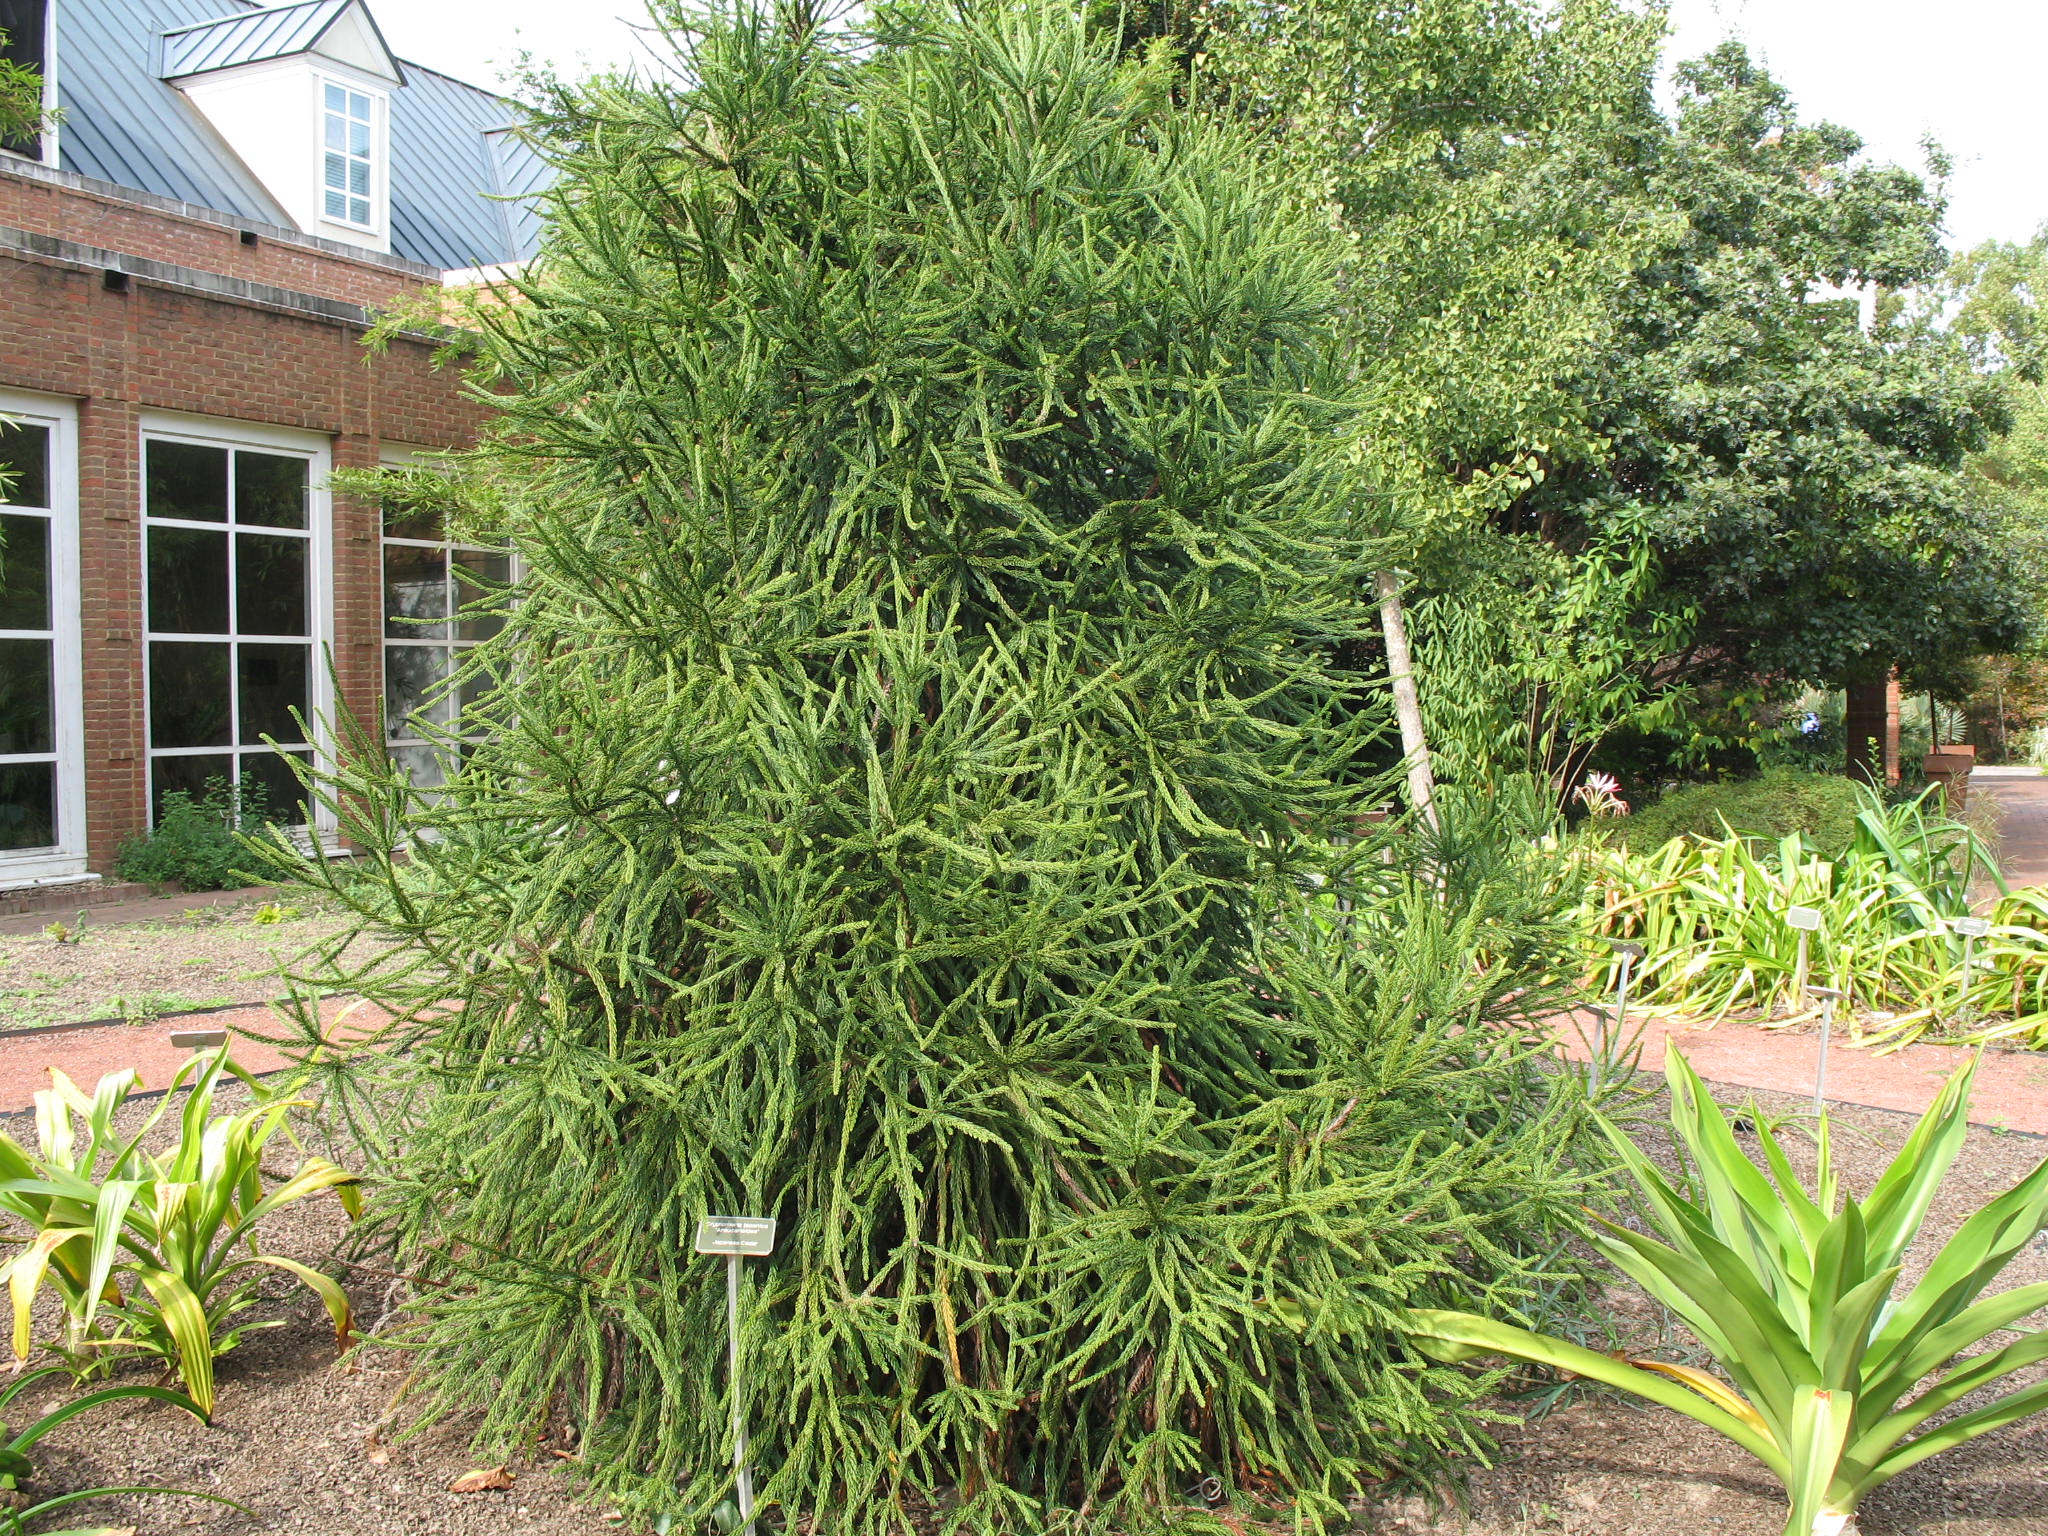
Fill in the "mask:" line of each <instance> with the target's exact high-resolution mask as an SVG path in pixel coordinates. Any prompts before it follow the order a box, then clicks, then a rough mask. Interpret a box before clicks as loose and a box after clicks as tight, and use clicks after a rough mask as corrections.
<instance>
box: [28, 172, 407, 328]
mask: <svg viewBox="0 0 2048 1536" xmlns="http://www.w3.org/2000/svg"><path fill="white" fill-rule="evenodd" d="M0 225H5V226H7V227H9V228H13V229H25V230H28V231H29V232H30V233H32V234H38V235H50V236H54V237H55V238H56V239H59V240H71V241H75V242H77V243H78V244H80V245H91V246H97V247H98V248H100V249H101V250H107V251H118V252H120V253H122V254H123V255H127V256H144V257H147V258H148V259H149V260H151V261H167V262H170V263H172V264H174V265H176V266H180V267H196V268H197V269H198V270H200V271H202V272H218V273H220V274H221V275H223V276H226V277H239V278H245V279H247V280H248V281H250V282H253V283H269V284H271V285H272V286H274V287H278V288H289V289H291V290H292V291H293V292H295V293H313V294H318V295H320V296H321V297H322V298H328V299H345V300H347V301H348V302H349V303H351V304H387V303H389V302H390V301H391V300H392V299H394V298H396V297H397V296H398V295H400V294H402V293H407V292H410V291H413V290H415V289H418V288H421V287H431V286H433V284H431V283H423V282H422V280H421V279H420V277H419V276H418V275H417V274H415V273H408V272H403V271H395V270H393V269H392V268H391V267H388V266H384V265H382V264H380V263H378V262H376V261H372V260H357V259H354V258H351V257H347V256H337V255H334V254H332V253H331V252H328V251H323V250H320V249H318V248H317V247H311V246H300V245H294V244H291V243H289V242H286V241H280V240H270V239H266V238H264V237H263V236H261V235H259V236H258V237H257V240H256V243H255V244H254V245H244V244H243V243H242V232H241V231H240V230H239V229H233V228H229V227H228V226H226V225H222V224H215V223H213V222H212V221H211V220H207V219H194V218H187V217H185V216H184V215H182V214H176V213H171V212H169V211H168V210H165V209H161V208H151V207H147V206H144V205H142V204H139V203H132V202H126V201H123V200H122V199H120V198H117V197H112V196H106V195H102V194H100V193H97V192H87V191H83V190H80V189H79V188H76V187H66V186H59V185H57V184H55V183H52V182H47V181H38V180H35V179H34V178H32V177H29V176H23V175H19V174H8V173H7V172H6V171H4V170H0Z"/></svg>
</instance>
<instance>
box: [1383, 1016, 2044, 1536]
mask: <svg viewBox="0 0 2048 1536" xmlns="http://www.w3.org/2000/svg"><path fill="white" fill-rule="evenodd" d="M1665 1075H1666V1077H1667V1078H1668V1079H1669V1080H1670V1083H1671V1119H1672V1124H1673V1127H1674V1128H1675V1130H1676V1131H1677V1133H1678V1139H1679V1141H1680V1143H1681V1144H1682V1145H1683V1147H1684V1149H1685V1152H1686V1154H1687V1157H1688V1162H1689V1168H1690V1173H1689V1177H1688V1178H1687V1179H1686V1180H1684V1181H1683V1182H1682V1183H1681V1184H1673V1183H1672V1181H1671V1180H1670V1179H1668V1178H1666V1177H1665V1175H1664V1174H1663V1172H1662V1171H1661V1170H1659V1169H1658V1167H1657V1166H1656V1165H1655V1164H1654V1163H1652V1162H1651V1161H1650V1160H1649V1159H1648V1158H1647V1157H1646V1156H1644V1154H1643V1153H1642V1152H1641V1151H1640V1150H1639V1149H1638V1148H1637V1147H1636V1146H1635V1144H1634V1143H1633V1142H1632V1141H1630V1139H1629V1138H1628V1137H1627V1136H1626V1135H1624V1134H1623V1133H1622V1132H1620V1131H1618V1130H1615V1129H1613V1128H1611V1127H1610V1128H1609V1136H1610V1139H1611V1140H1612V1142H1613V1145H1614V1149H1615V1151H1616V1153H1617V1154H1618V1155H1619V1157H1620V1158H1621V1161H1622V1165H1623V1166H1624V1167H1626V1168H1627V1169H1628V1171H1629V1172H1630V1174H1631V1175H1633V1177H1634V1179H1635V1181H1636V1183H1637V1185H1638V1186H1639V1187H1640V1188H1641V1190H1642V1194H1643V1198H1644V1202H1645V1210H1646V1211H1647V1213H1648V1216H1649V1222H1650V1225H1651V1227H1652V1228H1653V1229H1654V1234H1655V1235H1647V1234H1645V1233H1642V1232H1637V1231H1634V1230H1632V1229H1630V1228H1628V1227H1625V1226H1621V1225H1619V1224H1617V1223H1613V1222H1603V1223H1601V1230H1600V1231H1599V1232H1598V1233H1597V1234H1596V1236H1595V1241H1596V1242H1597V1243H1598V1245H1599V1247H1600V1249H1601V1251H1602V1252H1604V1253H1605V1254H1606V1255H1607V1256H1608V1257H1609V1258H1611V1259H1612V1260H1613V1261H1614V1263H1615V1264H1616V1265H1617V1266H1618V1267H1619V1268H1620V1269H1621V1270H1623V1271H1624V1272H1625V1273H1626V1274H1628V1275H1629V1276H1630V1277H1631V1278H1632V1279H1634V1280H1635V1281H1636V1282H1637V1283H1639V1284H1640V1285H1641V1286H1642V1287H1643V1289H1644V1290H1646V1291H1648V1292H1649V1293H1650V1295H1651V1296H1653V1297H1655V1298H1656V1299H1657V1300H1658V1301H1660V1302H1662V1303H1663V1304H1664V1305H1665V1306H1667V1307H1669V1308H1670V1309H1671V1310H1672V1312H1674V1313H1675V1314H1676V1315H1677V1316H1678V1317H1680V1318H1682V1319H1683V1320H1684V1322H1685V1324H1686V1326H1687V1327H1689V1328H1690V1329H1691V1330H1692V1331H1693V1332H1694V1333H1695V1334H1696V1335H1697V1336H1698V1338H1699V1340H1700V1342H1701V1343H1702V1344H1704V1345H1705V1346H1706V1347H1707V1350H1708V1352H1709V1353H1710V1354H1712V1355H1713V1357H1714V1360H1715V1361H1716V1363H1718V1364H1719V1365H1720V1367H1721V1369H1722V1370H1723V1371H1724V1372H1726V1373H1727V1378H1728V1379H1727V1380H1725V1381H1724V1380H1722V1379H1721V1378H1720V1377H1718V1376H1715V1375H1713V1374H1712V1373H1711V1372H1708V1371H1702V1370H1697V1369H1694V1368H1692V1367H1690V1366H1683V1365H1673V1364H1670V1363H1668V1362H1664V1361H1657V1360H1636V1361H1625V1360H1618V1359H1616V1358H1614V1357H1613V1356H1610V1355H1602V1354H1598V1353H1596V1352H1594V1351H1593V1350H1590V1349H1584V1348H1581V1347H1580V1346H1578V1345H1576V1344H1572V1343H1569V1342H1567V1341H1565V1340H1563V1339H1556V1338H1550V1337H1547V1336H1544V1335H1541V1334H1536V1333H1531V1332H1529V1331H1528V1330H1526V1329H1523V1328H1518V1327H1515V1326H1514V1325H1512V1324H1509V1323H1504V1322H1500V1321H1497V1320H1495V1319H1493V1318H1488V1317H1478V1316H1473V1315H1471V1314H1467V1313H1458V1312H1446V1311H1433V1310H1417V1311H1415V1312H1413V1313H1411V1314H1410V1315H1409V1317H1408V1326H1409V1327H1410V1329H1411V1330H1412V1332H1413V1336H1414V1338H1415V1340H1416V1342H1417V1345H1418V1347H1420V1348H1422V1349H1424V1350H1425V1351H1426V1352H1428V1353H1430V1354H1431V1355H1433V1356H1434V1357H1436V1358H1439V1359H1445V1360H1469V1359H1474V1358H1479V1357H1483V1356H1487V1355H1505V1356H1507V1357H1509V1358H1511V1359H1516V1360H1528V1361H1533V1362H1535V1363H1537V1364H1541V1365H1546V1366H1552V1367H1555V1368H1557V1369H1560V1370H1566V1371H1572V1372H1575V1373H1576V1374H1578V1375H1581V1376H1584V1377H1587V1378H1588V1379H1590V1380H1593V1381H1599V1382H1604V1383H1606V1384H1607V1385H1609V1386H1612V1387H1619V1388H1621V1389H1622V1390H1624V1391H1628V1392H1634V1393H1636V1394H1637V1395H1638V1396H1641V1397H1646V1398H1648V1399H1650V1400H1651V1401H1652V1402H1657V1403H1662V1404H1663V1405H1664V1406H1665V1407H1667V1408H1674V1409H1676V1410H1677V1411H1678V1412H1680V1413H1683V1414H1685V1415H1687V1416H1688V1417H1690V1418H1693V1419H1696V1420H1698V1421H1699V1422H1700V1423H1702V1424H1704V1425H1706V1426H1707V1427H1708V1428H1709V1429H1712V1430H1715V1431H1716V1432H1718V1433H1720V1434H1723V1435H1726V1436H1727V1437H1728V1438H1729V1439H1730V1440H1733V1441H1734V1442H1735V1443H1736V1444H1737V1445H1739V1446H1741V1447H1742V1448H1743V1449H1744V1450H1746V1451H1748V1452H1749V1453H1750V1454H1751V1455H1753V1456H1755V1457H1756V1458H1757V1459H1758V1460H1759V1461H1761V1462H1762V1463H1763V1464H1764V1465H1765V1466H1766V1467H1768V1468H1769V1469H1770V1470H1771V1473H1772V1475H1773V1476H1775V1477H1777V1478H1778V1479H1779V1481H1781V1482H1782V1483H1783V1484H1784V1485H1785V1492H1786V1496H1787V1499H1788V1501H1789V1504H1790V1508H1789V1509H1788V1511H1787V1513H1786V1518H1785V1536H1853V1533H1854V1530H1855V1521H1856V1511H1857V1510H1858V1509H1859V1508H1860V1507H1861V1506H1862V1503H1863V1501H1864V1499H1866V1498H1867V1497H1869V1495H1870V1494H1871V1492H1872V1491H1873V1490H1874V1489H1877V1488H1879V1487H1882V1486H1883V1485H1884V1484H1885V1483H1887V1482H1889V1481H1890V1480H1891V1479H1892V1478H1894V1477H1896V1476H1898V1474H1899V1473H1901V1472H1903V1471H1905V1470H1906V1469H1907V1468H1909V1467H1914V1466H1918V1465H1919V1464H1920V1463H1921V1462H1923V1461H1925V1460H1927V1458H1928V1457H1930V1456H1936V1455H1939V1454H1940V1453H1941V1452H1943V1451H1946V1450H1951V1449H1953V1448H1954V1447H1956V1446H1959V1445H1963V1444H1966V1443H1967V1442H1969V1441H1970V1440H1973V1439H1975V1438H1977V1437H1978V1436H1980V1435H1986V1434H1990V1433H1992V1432H1993V1431H1996V1430H2000V1429H2003V1428H2005V1427H2006V1426H2007V1425H2008V1424H2011V1423H2014V1422H2015V1421H2017V1420H2019V1419H2022V1418H2025V1417H2027V1416H2028V1415H2029V1414H2034V1413H2039V1412H2041V1411H2042V1410H2043V1409H2048V1382H2041V1381H2038V1380H2033V1381H2027V1382H2024V1383H2023V1384H2021V1385H2018V1386H2014V1385H2013V1384H2012V1383H2011V1382H2010V1381H2009V1380H2007V1379H2006V1378H2009V1377H2010V1376H2011V1375H2012V1373H2013V1372H2015V1371H2021V1370H2025V1369H2027V1368H2028V1367H2030V1366H2034V1365H2038V1364H2039V1363H2040V1362H2041V1361H2042V1360H2048V1328H2036V1329H2032V1330H2025V1331H2016V1332H2017V1337H2015V1338H2013V1339H2012V1340H2011V1341H2010V1342H2006V1343H2001V1344H1998V1345H1996V1346H1994V1347H1992V1348H1988V1349H1983V1350H1981V1351H1980V1352H1978V1353H1975V1354H1966V1353H1965V1351H1968V1350H1975V1349H1977V1348H1978V1346H1980V1345H1982V1344H1984V1343H1985V1341H1986V1340H1988V1339H1991V1338H1992V1337H1993V1336H1994V1335H1997V1334H1999V1333H2001V1332H2002V1331H2004V1330H2007V1329H2011V1328H2012V1327H2013V1325H2014V1324H2016V1323H2018V1322H2020V1321H2021V1320H2022V1319H2024V1318H2026V1317H2028V1316H2029V1315H2030V1314H2033V1313H2037V1312H2039V1311H2040V1310H2041V1308H2042V1307H2043V1306H2048V1284H2040V1283H2037V1284H2034V1285H2023V1286H2018V1287H2016V1288H2014V1289H2012V1290H2009V1291H2002V1292H1999V1293H1997V1294H1995V1295H1991V1296H1986V1295H1984V1291H1985V1288H1986V1287H1987V1286H1989V1285H1990V1284H1991V1283H1992V1281H1994V1280H1996V1279H1997V1278H1998V1274H1999V1272H2000V1271H2001V1270H2003V1269H2004V1268H2005V1266H2006V1265H2007V1264H2009V1263H2011V1262H2012V1260H2013V1258H2014V1257H2015V1256H2016V1255H2017V1254H2018V1253H2019V1252H2020V1250H2021V1249H2023V1248H2025V1247H2026V1246H2027V1245H2028V1244H2029V1243H2031V1242H2032V1241H2033V1240H2034V1238H2035V1237H2036V1236H2037V1235H2038V1234H2039V1233H2040V1231H2041V1230H2042V1228H2043V1226H2044V1225H2048V1161H2043V1162H2041V1163H2039V1164H2037V1165H2036V1166H2035V1168H2034V1170H2033V1172H2031V1173H2029V1174H2028V1175H2027V1176H2026V1177H2025V1178H2023V1179H2021V1180H2020V1182H2019V1183H2018V1184H2016V1185H2014V1186H2013V1187H2012V1188H2011V1189H2009V1190H2007V1191H2006V1192H2005V1193H2003V1194H2001V1195H1998V1196H1996V1197H1994V1198H1993V1199H1991V1200H1989V1201H1987V1202H1986V1203H1985V1204H1984V1206H1983V1207H1982V1208H1981V1209H1979V1210H1978V1211H1977V1212H1975V1213H1974V1214H1973V1215H1972V1216H1971V1217H1970V1218H1969V1219H1968V1220H1967V1221H1965V1222H1964V1223H1963V1224H1962V1226H1961V1227H1960V1228H1959V1229H1958V1230H1957V1232H1956V1234H1955V1236H1954V1237H1952V1238H1950V1239H1949V1240H1948V1242H1947V1243H1946V1244H1945V1245H1944V1246H1943V1247H1942V1249H1941V1251H1940V1252H1939V1253H1937V1254H1936V1255H1935V1256H1934V1258H1933V1260H1932V1262H1930V1263H1929V1264H1928V1266H1927V1268H1926V1271H1925V1272H1924V1273H1923V1274H1922V1275H1921V1276H1920V1278H1919V1280H1918V1281H1917V1282H1916V1283H1915V1284H1913V1285H1912V1286H1911V1287H1909V1288H1908V1289H1907V1291H1906V1293H1905V1294H1904V1295H1903V1296H1900V1295H1896V1294H1894V1293H1895V1292H1896V1291H1897V1289H1898V1285H1899V1277H1900V1274H1901V1272H1902V1269H1903V1267H1904V1263H1905V1259H1906V1252H1907V1249H1908V1248H1909V1247H1910V1246H1911V1245H1912V1243H1913V1241H1914V1240H1915V1239H1916V1238H1917V1237H1918V1236H1919V1234H1920V1226H1921V1223H1922V1222H1923V1221H1925V1220H1926V1217H1927V1212H1928V1209H1929V1207H1930V1206H1932V1205H1933V1203H1934V1197H1935V1195H1936V1194H1937V1193H1938V1191H1939V1190H1940V1187H1941V1181H1942V1179H1943V1177H1944V1176H1946V1174H1947V1173H1948V1170H1949V1165H1950V1164H1951V1163H1953V1162H1954V1161H1955V1157H1956V1153H1957V1152H1958V1151H1960V1150H1961V1148H1962V1144H1963V1137H1964V1135H1965V1133H1966V1132H1967V1131H1968V1129H1969V1124H1968V1121H1967V1120H1966V1118H1965V1115H1966V1113H1967V1110H1968V1106H1969V1095H1970V1083H1971V1080H1972V1079H1973V1078H1974V1077H1975V1075H1976V1063H1975V1062H1974V1061H1972V1062H1969V1063H1966V1064H1965V1065H1964V1066H1962V1067H1961V1068H1959V1069H1958V1070H1957V1071H1956V1072H1955V1073H1954V1074H1953V1075H1952V1076H1951V1077H1950V1078H1949V1080H1948V1082H1947V1083H1946V1084H1945V1085H1944V1086H1943V1088H1942V1090H1941V1092H1940V1093H1939V1094H1938V1095H1937V1096H1936V1097H1935V1101H1934V1103H1933V1104H1932V1105H1931V1106H1930V1107H1929V1108H1928V1110H1927V1113H1926V1114H1924V1115H1923V1116H1921V1118H1920V1123H1919V1124H1918V1125H1917V1126H1915V1127H1914V1129H1913V1133H1912V1135H1910V1136H1908V1137H1907V1138H1906V1143H1905V1145H1904V1146H1903V1147H1901V1148H1900V1149H1899V1153H1898V1156H1897V1157H1895V1158H1894V1159H1893V1161H1892V1163H1891V1166H1890V1167H1889V1168H1887V1169H1886V1170H1885V1172H1884V1174H1883V1176H1882V1177H1880V1178H1879V1179H1878V1181H1877V1183H1876V1185H1875V1186H1874V1187H1873V1188H1872V1189H1871V1191H1870V1193H1869V1195H1868V1196H1867V1197H1866V1198H1864V1199H1862V1200H1857V1199H1854V1198H1852V1197H1845V1196H1844V1194H1843V1192H1842V1190H1841V1188H1840V1187H1839V1184H1838V1182H1837V1180H1836V1177H1835V1173H1834V1168H1833V1163H1832V1160H1831V1158H1830V1144H1829V1134H1828V1122H1827V1119H1826V1117H1825V1116H1823V1117H1822V1119H1821V1122H1820V1128H1819V1138H1820V1140H1819V1166H1818V1169H1817V1171H1816V1174H1815V1177H1814V1181H1813V1185H1812V1187H1811V1188H1808V1187H1807V1186H1806V1185H1805V1184H1804V1183H1802V1182H1801V1181H1800V1179H1799V1177H1798V1175H1797V1173H1796V1172H1795V1171H1794V1170H1793V1167H1792V1164H1791V1160H1790V1159H1789V1158H1788V1157H1787V1156H1786V1155H1785V1151H1784V1148H1783V1146H1782V1145H1781V1144H1780V1142H1779V1141H1778V1139H1777V1137H1776V1135H1775V1134H1774V1133H1773V1132H1772V1131H1771V1130H1770V1129H1769V1128H1768V1127H1765V1126H1763V1125H1761V1124H1760V1125H1759V1126H1758V1128H1757V1136H1758V1139H1759V1141H1760V1142H1761V1144H1762V1151H1763V1165H1762V1166H1758V1165H1757V1164H1756V1163H1755V1162H1753V1161H1752V1160H1751V1159H1750V1157H1749V1156H1748V1155H1747V1154H1746V1153H1745V1152H1744V1151H1743V1150H1742V1147H1741V1145H1740V1143H1738V1142H1737V1141H1736V1139H1735V1133H1734V1131H1733V1130H1731V1129H1730V1127H1729V1125H1728V1120H1727V1117H1726V1116H1725V1115H1724V1114H1722V1112H1721V1109H1720V1106H1718V1105H1717V1104H1715V1103H1714V1101H1713V1099H1712V1098H1711V1097H1709V1096H1708V1093H1707V1090H1706V1086H1705V1085H1704V1084H1703V1083H1701V1081H1700V1080H1699V1077H1698V1076H1697V1075H1696V1074H1695V1073H1694V1072H1693V1070H1692V1067H1691V1065H1690V1064H1689V1063H1688V1062H1687V1061H1686V1059H1685V1057H1684V1056H1683V1055H1682V1054H1681V1053H1680V1052H1679V1050H1678V1048H1677V1046H1676V1045H1670V1044H1668V1043H1667V1051H1666V1064H1665ZM1997 1385H2003V1386H2004V1387H2005V1388H2006V1389H2007V1390H2005V1391H2004V1393H2003V1394H2002V1395H2000V1396H1995V1397H1992V1398H1990V1399H1989V1400H1988V1401H1981V1400H1980V1401H1974V1404H1973V1406H1972V1407H1970V1408H1969V1409H1968V1411H1966V1412H1963V1413H1960V1414H1951V1413H1950V1412H1949V1410H1950V1409H1951V1408H1953V1407H1955V1406H1956V1405H1957V1404H1958V1403H1961V1402H1963V1401H1964V1400H1965V1399H1974V1398H1975V1396H1976V1394H1978V1393H1979V1392H1981V1391H1983V1390H1986V1389H1989V1388H1992V1387H1994V1386H1997Z"/></svg>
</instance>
